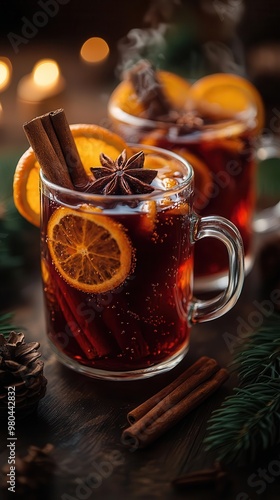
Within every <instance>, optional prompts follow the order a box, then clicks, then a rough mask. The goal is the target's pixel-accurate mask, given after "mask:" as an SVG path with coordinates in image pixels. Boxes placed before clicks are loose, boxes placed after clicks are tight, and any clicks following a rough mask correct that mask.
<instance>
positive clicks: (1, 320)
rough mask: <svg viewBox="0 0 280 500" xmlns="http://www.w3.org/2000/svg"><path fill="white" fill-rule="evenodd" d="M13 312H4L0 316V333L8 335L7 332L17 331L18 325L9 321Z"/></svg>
mask: <svg viewBox="0 0 280 500" xmlns="http://www.w3.org/2000/svg"><path fill="white" fill-rule="evenodd" d="M12 317H13V313H6V314H2V315H1V316H0V334H2V335H4V337H8V336H9V333H10V332H11V331H13V330H15V331H18V330H19V327H18V326H15V325H13V324H12V323H11V319H12Z"/></svg>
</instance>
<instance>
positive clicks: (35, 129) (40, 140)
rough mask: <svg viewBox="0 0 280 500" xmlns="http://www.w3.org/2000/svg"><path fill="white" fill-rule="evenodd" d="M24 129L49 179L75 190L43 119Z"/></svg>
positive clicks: (37, 119) (31, 122)
mask: <svg viewBox="0 0 280 500" xmlns="http://www.w3.org/2000/svg"><path fill="white" fill-rule="evenodd" d="M23 128H24V131H25V134H26V136H27V139H28V141H29V143H30V146H31V147H32V149H33V151H34V153H35V156H36V158H37V160H38V162H39V163H40V166H41V169H42V171H43V173H44V175H45V176H46V177H47V179H48V180H50V181H51V182H53V183H54V184H57V185H58V186H63V187H65V188H67V189H73V184H72V181H71V179H70V175H69V172H68V169H67V166H66V164H65V162H64V163H61V161H60V158H59V156H58V155H57V153H56V151H55V149H54V147H53V144H52V142H51V140H50V139H49V137H48V134H47V132H46V130H45V128H44V125H43V123H42V120H41V117H38V118H34V119H33V120H31V121H30V122H27V123H25V124H24V125H23Z"/></svg>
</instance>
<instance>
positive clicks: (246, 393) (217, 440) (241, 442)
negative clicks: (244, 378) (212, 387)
mask: <svg viewBox="0 0 280 500" xmlns="http://www.w3.org/2000/svg"><path fill="white" fill-rule="evenodd" d="M208 432H209V435H208V436H207V437H206V439H205V444H206V445H207V449H211V450H212V451H215V452H216V453H217V455H218V460H220V461H224V462H227V463H230V462H237V463H238V462H240V461H241V460H242V459H243V458H244V457H246V459H247V460H248V459H249V460H250V461H253V460H254V459H255V457H256V454H257V453H259V452H260V451H262V450H266V449H267V448H269V447H270V446H273V445H275V444H276V443H278V442H280V392H279V381H278V380H271V379H270V378H269V377H267V382H266V383H265V382H261V383H256V384H251V385H247V386H246V388H245V387H244V388H243V387H238V388H235V389H234V394H233V395H231V396H228V397H227V398H226V399H225V401H224V402H223V403H222V405H221V408H220V409H218V410H215V411H214V412H213V413H212V416H211V418H210V421H209V426H208Z"/></svg>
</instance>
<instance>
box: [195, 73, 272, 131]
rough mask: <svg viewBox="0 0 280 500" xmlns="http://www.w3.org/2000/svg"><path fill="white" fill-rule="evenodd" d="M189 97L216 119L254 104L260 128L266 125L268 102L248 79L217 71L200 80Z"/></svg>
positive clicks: (199, 108) (245, 109)
mask: <svg viewBox="0 0 280 500" xmlns="http://www.w3.org/2000/svg"><path fill="white" fill-rule="evenodd" d="M189 99H191V100H193V101H194V104H195V107H197V109H198V110H201V112H202V113H205V112H206V114H209V115H213V117H214V118H219V117H221V118H234V116H236V115H237V114H239V113H242V112H246V111H248V110H249V109H250V107H252V106H253V107H255V109H256V128H255V130H256V131H257V132H259V131H260V130H261V129H262V127H263V125H264V105H263V102H262V98H261V96H260V94H259V92H258V90H257V89H256V87H255V86H254V85H253V84H252V83H250V82H249V81H248V80H246V79H245V78H242V77H241V76H238V75H233V74H229V73H216V74H213V75H208V76H205V77H203V78H200V79H199V80H197V81H196V82H195V83H194V84H193V85H192V86H191V88H190V91H189Z"/></svg>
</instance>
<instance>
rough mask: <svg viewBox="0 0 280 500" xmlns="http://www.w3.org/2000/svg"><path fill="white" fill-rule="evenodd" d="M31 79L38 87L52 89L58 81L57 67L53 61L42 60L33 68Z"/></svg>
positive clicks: (58, 72)
mask: <svg viewBox="0 0 280 500" xmlns="http://www.w3.org/2000/svg"><path fill="white" fill-rule="evenodd" d="M32 74H33V79H34V82H35V83H36V85H38V86H39V87H52V86H54V85H55V84H56V83H57V82H58V80H59V75H60V71H59V66H58V64H57V63H56V61H54V60H53V59H42V60H41V61H39V62H37V64H36V65H35V66H34V68H33V71H32Z"/></svg>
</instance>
